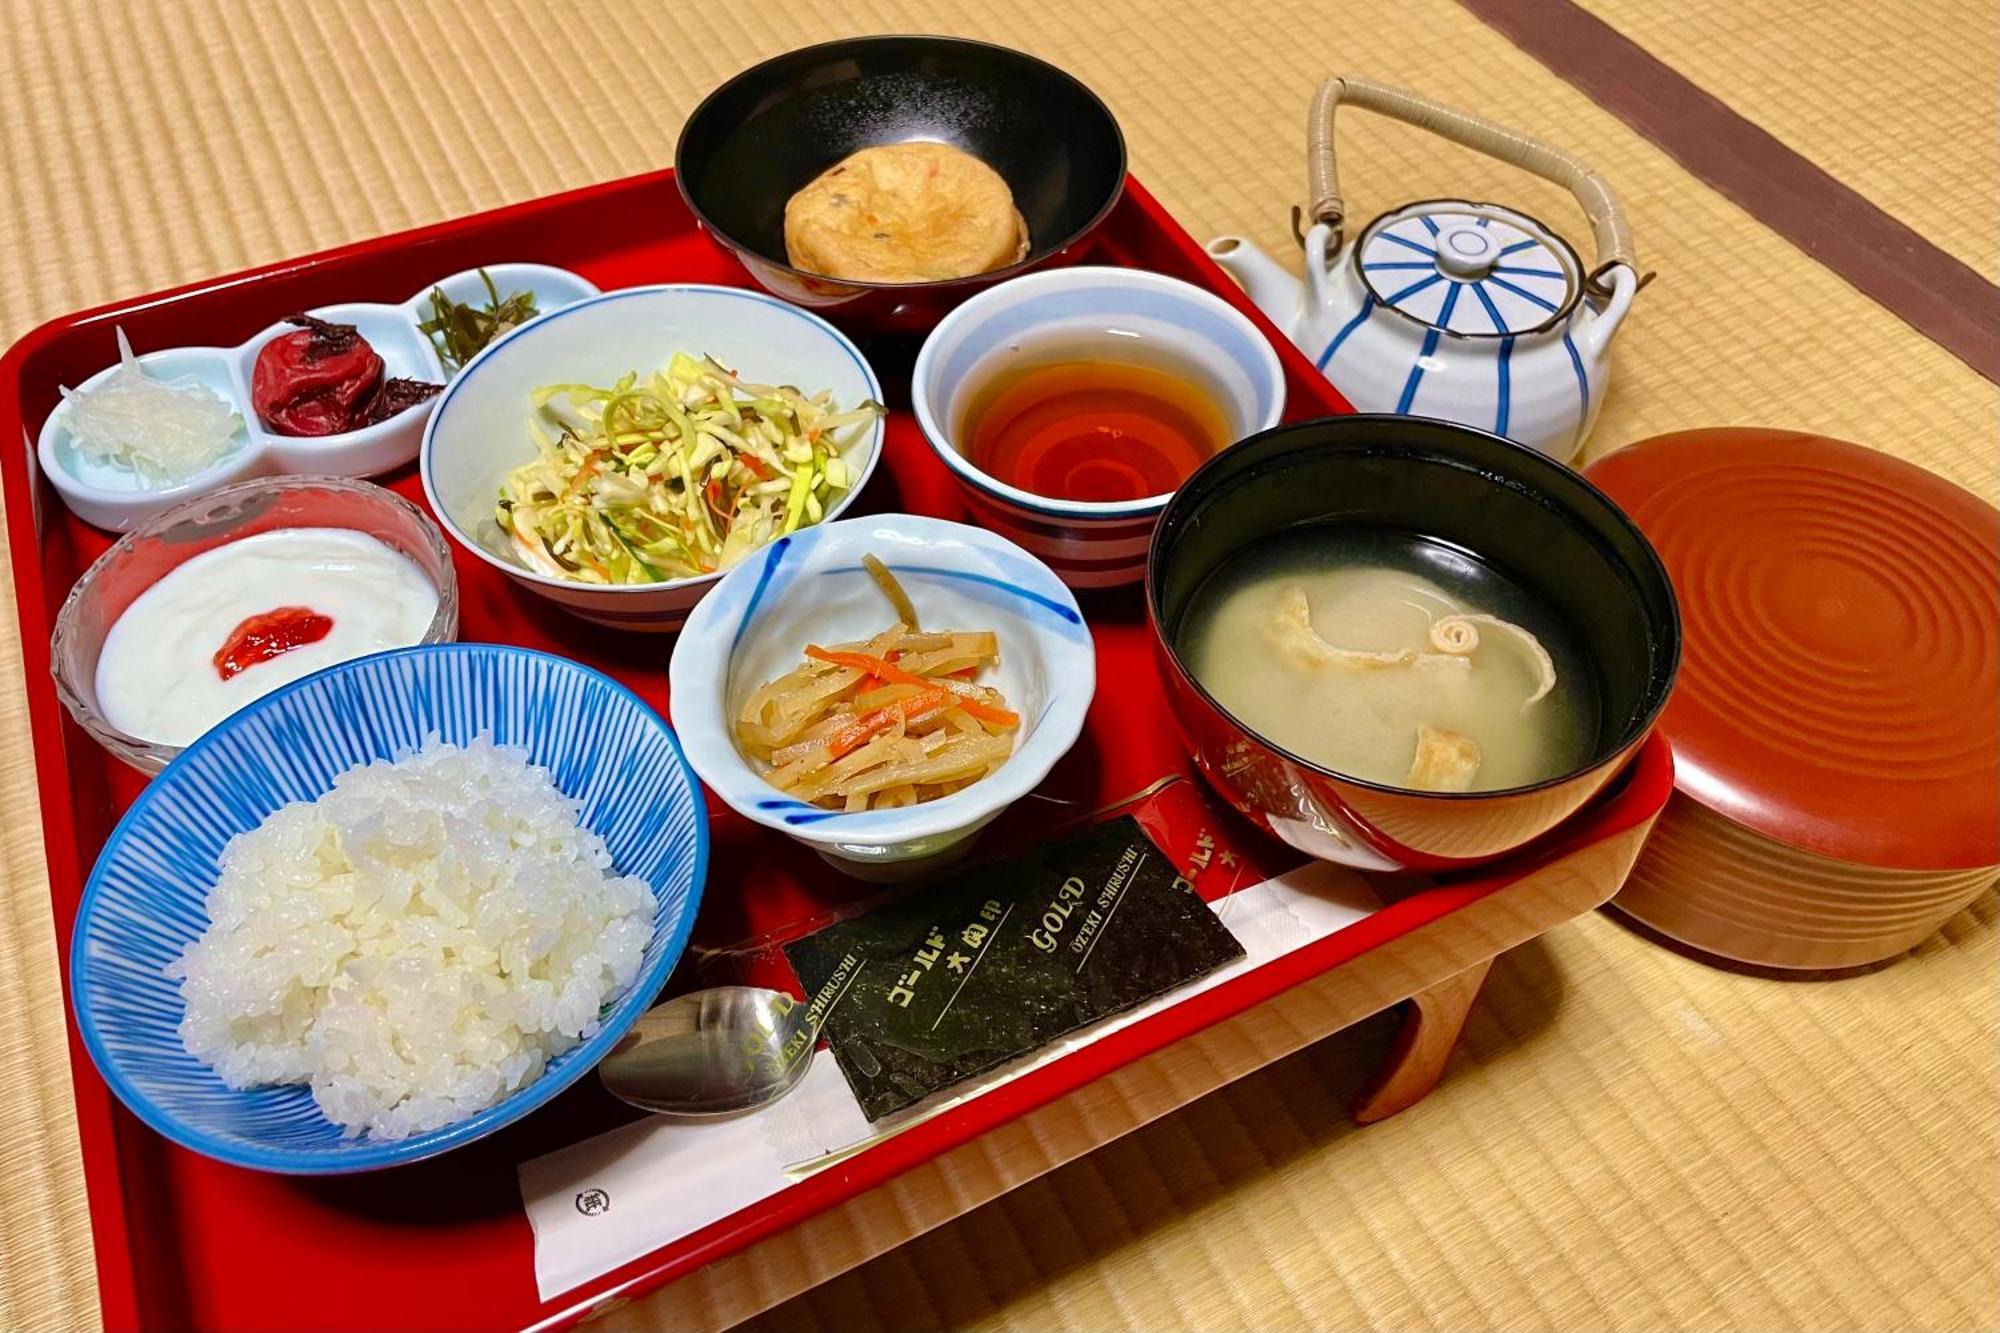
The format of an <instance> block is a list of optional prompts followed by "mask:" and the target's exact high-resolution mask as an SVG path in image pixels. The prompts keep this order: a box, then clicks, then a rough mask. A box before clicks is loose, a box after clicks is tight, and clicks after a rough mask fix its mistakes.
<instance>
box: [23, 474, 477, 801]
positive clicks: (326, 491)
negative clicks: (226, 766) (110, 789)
mask: <svg viewBox="0 0 2000 1333" xmlns="http://www.w3.org/2000/svg"><path fill="white" fill-rule="evenodd" d="M457 634H458V576H457V574H456V573H455V572H454V570H453V568H452V561H451V548H450V547H449V546H448V545H447V544H446V543H445V539H444V534H443V533H442V532H440V531H439V530H438V526H437V524H435V523H433V522H432V521H431V519H430V517H429V516H428V515H427V514H425V513H424V512H423V510H421V509H419V508H418V507H417V506H415V505H413V504H411V503H410V502H409V501H408V500H405V499H403V498H402V497H401V496H399V495H395V494H393V493H391V492H389V491H386V490H384V489H382V488H381V487H380V486H375V485H371V484H370V483H368V482H365V481H349V480H344V479H342V478H338V477H296V476H295V477H266V478H259V479H257V480H253V481H244V482H239V483H237V484H236V485H233V486H225V487H223V488H222V489H220V490H216V491H211V492H210V493H208V494H207V495H203V496H200V497H198V498H196V499H193V500H189V501H187V502H186V503H185V504H181V505H177V506H175V507H174V508H172V509H169V510H167V511H165V512H164V513H162V514H160V515H159V516H158V517H157V518H154V519H153V520H152V521H151V522H149V523H147V524H146V525H144V526H143V527H139V528H135V529H133V530H132V531H131V532H128V533H126V534H125V536H123V537H121V538H120V539H119V540H118V542H117V544H116V545H114V546H113V547H112V548H111V549H110V550H108V551H106V552H105V553H104V554H103V555H102V556H100V557H98V559H97V561H96V563H94V564H93V565H91V567H90V568H89V569H88V570H86V571H85V572H84V575H83V577H82V578H81V579H79V580H77V583H76V586H75V587H74V588H72V589H70V594H69V597H68V599H67V600H66V601H64V603H63V606H62V610H61V612H60V613H58V615H57V617H56V629H55V634H54V636H53V637H52V638H51V640H50V644H49V649H50V659H51V670H52V671H53V672H54V673H55V678H56V690H57V693H58V694H59V695H61V697H62V701H63V704H64V706H65V707H67V708H68V709H69V712H70V716H71V717H73V718H75V719H76V721H77V725H79V726H81V727H82V728H83V729H84V730H85V731H87V732H89V733H90V734H91V736H92V737H93V738H94V739H95V740H96V741H97V742H98V743H99V744H100V745H102V746H104V747H105V748H106V749H107V750H110V751H111V752H112V753H113V754H115V755H117V756H118V757H119V758H120V759H123V760H124V761H125V762H127V763H129V764H131V765H132V766H133V767H135V768H137V769H139V770H140V771H141V772H145V773H157V772H159V771H160V770H161V769H162V768H165V767H166V766H167V764H169V763H170V762H172V760H173V758H174V756H175V755H177V754H179V753H180V752H181V750H182V749H183V748H184V747H186V746H187V745H189V744H191V743H192V742H193V741H194V740H195V739H197V738H198V737H200V736H201V735H202V733H204V732H206V731H207V730H208V729H209V728H210V727H212V726H214V725H215V724H216V723H218V722H220V721H222V719H223V718H225V717H228V716H229V715H230V714H231V713H234V712H235V711H236V710H237V709H239V708H241V707H243V706H244V705H245V704H247V703H249V702H250V701H251V700H253V699H258V698H261V697H263V696H264V695H266V694H269V693H270V692H271V691H272V690H275V689H277V688H278V687H279V686H281V685H286V684H289V683H290V682H292V681H294V680H298V679H300V678H301V677H303V676H307V675H310V674H312V673H313V672H315V671H319V670H321V669H323V668H325V667H329V666H332V665H334V664H335V663H337V662H345V661H348V660H350V659H352V658H356V657H365V656H367V655H368V654H370V653H377V652H383V651H385V650H387V649H391V648H405V647H409V646H410V645H412V644H419V643H444V642H448V641H450V640H451V639H454V638H456V637H457Z"/></svg>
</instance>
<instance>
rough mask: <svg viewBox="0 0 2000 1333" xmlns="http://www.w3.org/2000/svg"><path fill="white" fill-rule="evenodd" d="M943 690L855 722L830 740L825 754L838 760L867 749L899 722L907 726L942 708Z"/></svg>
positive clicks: (883, 708)
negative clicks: (874, 739)
mask: <svg viewBox="0 0 2000 1333" xmlns="http://www.w3.org/2000/svg"><path fill="white" fill-rule="evenodd" d="M944 701H945V695H944V691H943V690H926V691H925V692H924V693H922V694H913V695H911V696H910V697H909V698H907V699H898V700H896V701H895V702H894V703H888V704H883V705H882V706H881V707H880V708H878V709H876V710H875V711H874V712H872V713H869V714H867V715H865V716H863V717H859V718H856V719H855V720H854V721H853V722H850V723H848V724H847V725H846V726H844V727H842V728H841V729H840V730H839V731H836V732H835V733H834V734H833V736H832V737H831V738H830V739H828V741H827V744H826V753H827V756H828V757H829V758H832V759H839V758H841V757H842V756H844V755H847V754H850V753H852V752H853V751H855V750H858V749H860V748H861V747H862V746H863V745H866V744H867V743H868V741H869V739H870V738H872V737H874V736H876V735H878V734H880V733H881V732H884V731H887V730H888V729H889V728H890V727H892V726H894V725H895V724H896V723H897V722H899V721H902V722H907V721H909V720H910V719H911V718H912V717H914V716H917V715H919V714H922V713H925V712H928V711H930V710H932V709H936V708H941V707H943V705H944Z"/></svg>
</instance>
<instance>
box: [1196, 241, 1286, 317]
mask: <svg viewBox="0 0 2000 1333" xmlns="http://www.w3.org/2000/svg"><path fill="white" fill-rule="evenodd" d="M1208 254H1209V257H1210V258H1211V259H1213V260H1215V262H1216V263H1218V264H1220V265H1221V266H1222V267H1223V270H1224V271H1225V272H1227V273H1228V274H1229V276H1230V277H1232V278H1234V279H1236V281H1237V282H1239V283H1241V284H1242V286H1243V290H1244V291H1245V292H1246V293H1248V295H1249V297H1250V300H1251V302H1252V303H1253V304H1254V305H1255V306H1256V307H1257V308H1258V309H1259V310H1261V311H1263V312H1264V317H1265V318H1266V319H1269V320H1270V321H1271V322H1272V323H1273V324H1276V325H1277V326H1278V328H1279V330H1280V331H1281V332H1283V333H1284V335H1285V336H1286V337H1287V338H1291V339H1294V340H1296V339H1297V337H1298V333H1297V330H1298V326H1299V315H1300V313H1301V308H1302V307H1303V305H1304V304H1305V284H1304V283H1302V282H1300V281H1299V280H1298V279H1297V278H1295V277H1293V276H1292V275H1291V274H1289V273H1287V272H1285V270H1284V269H1283V268H1282V267H1281V266H1280V265H1279V263H1278V261H1277V260H1275V259H1273V258H1271V256H1269V255H1267V254H1265V253H1264V252H1263V251H1262V250H1260V249H1258V248H1257V247H1256V246H1255V245H1253V244H1252V243H1251V242H1250V241H1248V240H1246V239H1244V238H1243V237H1241V236H1218V237H1216V238H1215V239H1214V240H1212V241H1210V242H1209V243H1208Z"/></svg>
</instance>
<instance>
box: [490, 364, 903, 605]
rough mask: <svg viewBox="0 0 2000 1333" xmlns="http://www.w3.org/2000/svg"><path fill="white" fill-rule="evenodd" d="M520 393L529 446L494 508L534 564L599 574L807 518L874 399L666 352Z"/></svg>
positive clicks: (630, 574) (841, 481)
mask: <svg viewBox="0 0 2000 1333" xmlns="http://www.w3.org/2000/svg"><path fill="white" fill-rule="evenodd" d="M534 406H535V409H536V417H535V419H533V420H531V422H530V425H529V430H530V433H531V434H532V435H533V436H534V440H535V453H536V457H535V459H534V461H532V462H529V463H524V464H522V465H521V466H520V467H517V468H515V469H514V470H513V471H512V472H510V473H508V474H507V479H506V481H505V482H504V483H503V484H502V486H501V488H500V501H499V505H498V507H497V513H496V516H497V517H498V519H499V522H500V526H501V528H502V529H504V530H505V531H506V532H507V533H508V534H509V535H510V536H511V537H512V539H513V542H514V546H515V548H516V549H517V550H518V551H519V552H520V553H521V557H522V559H524V560H525V561H527V563H528V566H529V568H531V569H533V570H535V571H536V572H537V573H541V574H546V575H549V576H550V577H553V578H560V579H569V580H572V581H574V582H579V583H605V584H642V583H659V582H663V581H665V580H668V579H680V578H689V577H692V576H695V575H700V574H711V573H714V572H715V571H717V570H721V569H727V568H729V567H730V566H731V565H733V564H735V563H736V562H737V561H739V560H741V559H742V558H743V557H744V556H746V555H748V554H749V553H750V552H752V551H754V550H756V549H757V548H758V547H760V546H763V545H764V544H765V543H767V542H769V541H771V540H773V539H774V538H777V537H780V536H783V535H784V534H786V533H788V532H793V531H795V530H797V529H798V528H801V527H804V526H806V525H808V524H812V523H817V522H819V521H820V519H821V518H822V517H824V516H825V514H826V511H827V509H828V508H829V507H830V506H831V504H832V503H833V501H834V499H835V498H836V497H837V496H838V495H839V494H840V493H841V492H843V491H845V490H846V489H847V488H848V487H850V486H851V485H852V484H853V483H854V481H855V480H856V476H855V474H854V472H853V470H852V469H851V468H850V467H849V465H848V462H847V460H846V459H845V458H844V457H843V451H845V450H846V449H847V448H849V447H850V446H851V445H852V444H853V443H854V441H855V440H856V439H858V438H859V437H860V436H861V435H862V434H863V433H864V432H865V431H866V429H867V426H868V424H869V423H870V422H872V421H874V420H875V419H876V417H878V416H879V415H881V413H882V412H883V410H884V409H883V408H882V405H881V404H879V403H876V402H872V401H869V402H863V403H860V404H858V405H857V406H855V407H852V408H849V409H845V410H842V409H841V408H839V407H837V406H836V405H835V404H834V403H833V401H832V394H831V393H830V392H829V391H826V390H822V391H820V392H819V393H816V394H813V395H812V396H811V397H807V396H806V395H805V394H803V393H801V392H799V391H798V390H797V389H795V388H792V387H791V386H789V385H772V384H753V383H750V382H748V381H746V380H744V379H743V378H742V377H740V376H739V375H738V374H737V373H736V372H735V371H733V370H731V369H729V368H728V367H727V366H724V365H722V364H721V363H720V362H718V361H717V360H715V358H713V357H708V356H704V357H702V358H701V359H700V360H696V359H695V358H694V357H691V356H688V355H686V354H684V353H678V352H677V353H675V354H674V357H673V360H672V361H671V363H669V365H668V366H667V369H666V370H665V371H664V372H663V373H657V374H654V375H651V376H648V377H646V378H644V379H641V378H640V376H639V374H638V372H636V371H635V372H633V373H631V374H628V375H626V376H624V377H623V378H622V379H620V380H619V381H618V382H617V383H616V384H613V385H611V386H609V387H608V388H600V387H598V386H596V385H590V384H550V385H545V386H544V387H542V388H540V389H537V390H536V391H535V394H534Z"/></svg>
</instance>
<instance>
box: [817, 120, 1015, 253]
mask: <svg viewBox="0 0 2000 1333" xmlns="http://www.w3.org/2000/svg"><path fill="white" fill-rule="evenodd" d="M785 252H786V254H787V255H788V256H789V258H790V260H791V262H792V265H793V267H795V268H800V269H804V270H805V271H807V272H809V273H818V274H821V275H823V276H825V277H829V278H845V279H848V280H850V281H854V282H937V281H941V280H943V279H947V278H964V277H970V276H972V275H973V274H975V273H986V272H990V271H991V270H993V269H996V268H1004V267H1006V266H1007V265H1008V264H1012V263H1014V262H1015V261H1017V260H1020V259H1023V258H1025V257H1026V256H1027V253H1028V224H1027V223H1026V222H1025V221H1023V220H1022V217H1021V214H1020V213H1019V211H1017V210H1016V209H1015V207H1014V195H1013V192H1012V191H1011V190H1009V189H1008V188H1007V182H1006V181H1005V180H1003V179H1001V177H1000V173H999V172H997V171H995V170H993V168H991V167H989V166H987V165H986V164H985V163H984V162H982V161H980V160H979V159H978V158H976V157H974V156H972V155H971V154H969V153H965V152H961V151H960V150H959V149H956V148H953V147H952V146H951V145H949V144H941V143H899V144H884V145H882V146H879V147H875V148H864V149H862V150H861V151H860V152H857V153H853V154H851V155H849V156H848V157H846V158H843V159H842V160H841V161H840V162H839V163H837V164H836V165H834V166H832V167H829V168H828V169H827V170H826V171H824V172H822V173H821V174H820V175H819V176H818V177H816V178H815V179H814V180H813V181H812V183H811V184H809V185H807V186H806V187H805V188H804V189H802V190H800V191H799V192H798V193H797V194H795V195H793V196H792V197H791V200H790V202H788V203H787V204H786V205H785Z"/></svg>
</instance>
